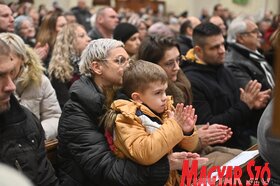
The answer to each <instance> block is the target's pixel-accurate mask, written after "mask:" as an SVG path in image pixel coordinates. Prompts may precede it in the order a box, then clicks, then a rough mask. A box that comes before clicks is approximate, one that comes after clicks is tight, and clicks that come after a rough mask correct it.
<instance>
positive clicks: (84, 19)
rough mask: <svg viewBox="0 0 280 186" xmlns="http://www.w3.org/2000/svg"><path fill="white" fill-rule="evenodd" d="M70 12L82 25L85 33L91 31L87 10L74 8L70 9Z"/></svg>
mask: <svg viewBox="0 0 280 186" xmlns="http://www.w3.org/2000/svg"><path fill="white" fill-rule="evenodd" d="M71 11H72V12H73V14H74V15H75V17H76V19H77V22H78V23H79V24H81V25H83V26H84V27H85V29H86V31H87V32H88V31H89V30H90V29H91V25H90V18H91V13H90V12H89V10H88V9H81V8H79V7H74V8H72V9H71Z"/></svg>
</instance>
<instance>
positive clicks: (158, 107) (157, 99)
mask: <svg viewBox="0 0 280 186" xmlns="http://www.w3.org/2000/svg"><path fill="white" fill-rule="evenodd" d="M166 89H167V82H166V83H162V82H160V81H157V82H152V83H149V87H148V88H147V89H146V90H145V91H144V92H142V93H139V98H140V102H142V103H144V104H145V105H147V106H148V107H149V108H150V109H152V110H153V111H155V112H157V113H162V112H164V110H165V105H166V93H165V91H166Z"/></svg>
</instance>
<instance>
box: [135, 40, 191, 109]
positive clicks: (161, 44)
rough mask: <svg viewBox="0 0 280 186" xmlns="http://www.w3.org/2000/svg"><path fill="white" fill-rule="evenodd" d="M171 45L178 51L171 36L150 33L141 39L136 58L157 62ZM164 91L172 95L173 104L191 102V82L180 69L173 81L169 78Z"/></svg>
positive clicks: (177, 45) (177, 46)
mask: <svg viewBox="0 0 280 186" xmlns="http://www.w3.org/2000/svg"><path fill="white" fill-rule="evenodd" d="M172 47H176V48H178V50H179V51H180V48H179V44H178V43H177V42H176V40H175V39H174V38H173V37H170V36H162V35H150V36H147V37H146V38H145V39H144V40H143V41H142V43H141V45H140V47H139V51H138V54H137V58H138V59H142V60H145V61H149V62H152V63H155V64H158V63H159V61H160V60H161V59H162V58H163V57H164V54H165V52H166V51H167V50H169V49H171V48H172ZM166 93H167V94H169V95H172V96H173V99H174V104H177V103H185V104H191V103H192V91H191V84H190V81H189V80H188V79H187V77H186V76H185V74H184V73H183V72H182V71H181V70H179V72H178V74H177V80H176V81H175V82H173V81H171V80H169V81H168V89H167V91H166Z"/></svg>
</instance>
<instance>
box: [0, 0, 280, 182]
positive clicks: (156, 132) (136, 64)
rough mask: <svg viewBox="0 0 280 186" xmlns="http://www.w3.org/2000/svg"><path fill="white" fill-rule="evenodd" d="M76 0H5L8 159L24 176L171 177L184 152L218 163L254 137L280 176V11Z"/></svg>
mask: <svg viewBox="0 0 280 186" xmlns="http://www.w3.org/2000/svg"><path fill="white" fill-rule="evenodd" d="M77 2H78V3H77V6H76V7H74V8H72V9H71V10H70V11H68V12H66V11H63V9H62V8H61V7H59V6H58V5H57V4H54V7H53V10H49V11H48V10H47V9H46V8H45V6H43V5H42V6H40V7H39V10H38V11H37V10H36V9H35V8H34V7H33V6H30V5H29V4H27V3H22V4H17V5H15V4H13V3H10V4H5V3H4V2H0V49H1V50H0V123H1V124H0V136H1V138H0V144H1V145H0V162H1V163H4V164H7V165H9V166H11V167H14V168H15V169H17V170H18V171H20V172H23V173H24V175H25V176H26V177H27V178H28V179H29V180H30V181H31V182H32V183H30V182H28V181H26V185H30V184H34V185H40V186H56V185H62V186H64V185H65V186H74V185H75V186H77V185H80V186H82V185H83V186H88V185H100V186H101V185H122V186H130V185H131V186H132V185H137V186H144V185H149V186H153V185H154V186H156V185H158V186H160V185H166V186H175V185H178V184H179V183H180V171H181V169H182V165H183V162H184V160H189V161H192V160H198V162H199V167H201V166H202V165H206V166H207V167H211V166H221V165H223V164H224V163H225V162H227V161H229V160H230V159H232V158H234V157H235V156H237V155H238V154H239V153H240V152H242V150H246V149H247V148H249V147H250V146H252V145H254V144H256V143H258V146H259V149H260V154H261V155H262V158H263V159H264V160H265V161H268V162H269V163H270V168H271V171H272V178H271V182H270V184H271V185H280V172H279V167H278V166H277V164H276V163H275V162H274V161H276V162H277V153H278V152H279V148H280V143H279V139H277V138H276V139H274V136H273V135H272V134H271V131H270V130H271V129H270V128H271V122H272V121H271V120H272V118H271V113H272V104H273V101H271V100H272V99H273V90H274V87H275V79H274V78H275V75H274V71H275V70H274V61H273V58H274V53H275V49H276V45H277V42H278V40H279V33H280V19H279V18H280V16H279V15H275V16H271V15H265V16H264V18H263V19H262V20H255V19H254V18H253V17H252V16H250V15H239V16H236V17H232V16H229V11H228V9H226V8H224V7H223V5H222V4H217V5H216V6H215V7H214V8H213V14H212V15H209V14H206V13H205V12H204V14H203V15H202V16H200V17H195V16H188V15H187V13H184V14H181V15H178V16H177V15H175V14H170V15H169V16H168V17H167V18H166V17H161V16H159V15H158V16H156V14H155V13H153V12H152V11H151V9H149V8H148V9H147V10H145V9H144V10H143V9H141V10H139V12H133V11H131V10H127V9H120V10H119V11H118V12H116V10H114V8H113V7H109V6H105V7H102V8H100V9H98V10H97V11H96V12H94V13H92V12H90V11H89V8H88V7H87V6H86V4H85V1H84V0H78V1H77ZM263 113H264V114H263ZM52 139H57V140H58V144H57V157H56V160H57V161H56V162H57V164H56V166H55V169H54V168H53V167H52V164H51V163H50V161H49V160H48V159H47V156H46V150H45V142H46V141H48V140H52ZM271 139H272V140H271ZM272 148H273V150H272ZM1 169H7V168H6V167H5V166H0V172H1ZM8 171H10V170H8ZM14 177H15V179H16V177H19V178H18V179H22V178H21V177H20V176H18V175H16V174H15V175H14ZM7 186H8V185H7Z"/></svg>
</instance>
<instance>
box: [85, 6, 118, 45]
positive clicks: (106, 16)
mask: <svg viewBox="0 0 280 186" xmlns="http://www.w3.org/2000/svg"><path fill="white" fill-rule="evenodd" d="M95 19H96V20H95V26H94V27H93V28H92V29H91V30H90V32H89V33H88V35H89V36H90V38H91V39H92V40H93V39H99V38H113V32H114V30H115V28H116V26H117V25H118V24H119V18H118V14H117V13H116V11H115V10H114V9H113V8H111V7H104V8H101V9H99V10H98V11H97V12H96V18H95Z"/></svg>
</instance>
